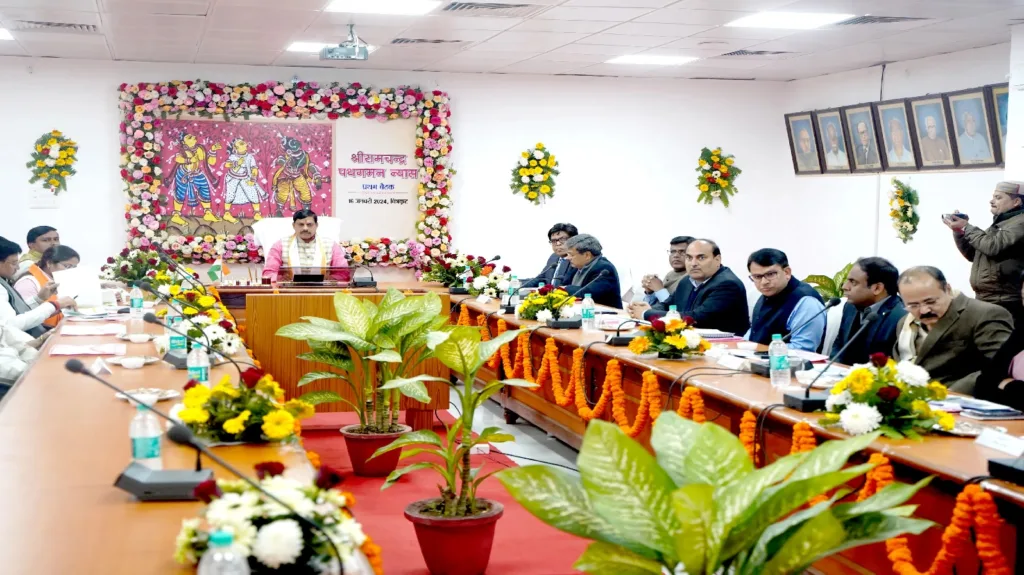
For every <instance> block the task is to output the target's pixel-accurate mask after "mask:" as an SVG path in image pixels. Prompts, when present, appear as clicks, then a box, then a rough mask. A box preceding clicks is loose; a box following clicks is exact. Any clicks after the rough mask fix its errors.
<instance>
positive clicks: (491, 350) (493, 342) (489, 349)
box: [480, 329, 523, 359]
mask: <svg viewBox="0 0 1024 575" xmlns="http://www.w3.org/2000/svg"><path fill="white" fill-rule="evenodd" d="M521 331H523V330H521V329H517V330H513V331H506V332H505V333H503V334H501V335H498V336H494V337H493V338H492V339H490V340H488V341H485V342H483V343H481V344H480V355H482V356H483V357H484V358H486V359H490V357H491V356H493V355H494V354H496V353H498V350H499V349H500V348H501V346H503V345H505V344H506V343H510V342H511V341H512V340H514V339H515V338H517V337H519V332H521Z"/></svg>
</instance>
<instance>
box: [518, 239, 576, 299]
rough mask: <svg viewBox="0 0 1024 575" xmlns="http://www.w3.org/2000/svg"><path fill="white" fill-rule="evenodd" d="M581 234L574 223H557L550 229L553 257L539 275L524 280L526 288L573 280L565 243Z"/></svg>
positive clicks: (565, 282)
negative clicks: (566, 256)
mask: <svg viewBox="0 0 1024 575" xmlns="http://www.w3.org/2000/svg"><path fill="white" fill-rule="evenodd" d="M577 234H579V231H578V230H577V229H576V226H574V225H572V224H555V225H553V226H551V229H550V230H548V243H550V244H551V251H552V252H553V253H552V254H551V257H549V258H548V261H547V263H545V264H544V269H543V270H542V271H541V272H540V273H539V274H537V277H535V278H531V279H528V280H526V281H524V282H523V287H524V288H532V287H539V286H540V285H541V284H544V285H553V286H560V285H565V284H567V283H569V282H570V281H572V276H573V273H574V272H573V270H572V266H570V265H569V260H567V259H566V258H565V253H566V247H565V243H566V242H567V241H569V238H572V237H575V236H576V235H577Z"/></svg>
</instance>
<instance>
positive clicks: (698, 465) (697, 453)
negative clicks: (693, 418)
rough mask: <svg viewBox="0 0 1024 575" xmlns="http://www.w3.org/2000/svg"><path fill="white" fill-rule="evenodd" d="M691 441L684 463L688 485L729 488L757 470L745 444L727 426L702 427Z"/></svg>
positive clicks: (712, 425) (682, 465) (709, 425)
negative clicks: (726, 486)
mask: <svg viewBox="0 0 1024 575" xmlns="http://www.w3.org/2000/svg"><path fill="white" fill-rule="evenodd" d="M690 441H692V442H693V446H692V447H691V448H690V449H689V451H688V452H687V453H686V456H685V457H684V458H683V461H682V464H681V468H682V472H683V474H684V476H685V477H686V479H687V483H707V484H709V485H714V486H719V485H728V484H730V483H734V482H736V481H737V480H739V479H740V478H742V477H744V476H745V475H747V474H749V473H750V472H751V471H753V470H754V463H753V462H752V461H751V460H750V455H748V454H747V450H746V449H744V448H743V443H741V442H740V440H739V438H738V437H736V436H735V435H733V434H732V433H730V432H729V431H728V430H727V429H725V428H724V427H721V426H719V425H715V424H713V423H712V424H704V425H701V427H700V430H699V431H698V432H697V433H696V434H694V435H692V436H691V437H690Z"/></svg>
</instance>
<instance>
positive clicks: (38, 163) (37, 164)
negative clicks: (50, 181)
mask: <svg viewBox="0 0 1024 575" xmlns="http://www.w3.org/2000/svg"><path fill="white" fill-rule="evenodd" d="M45 165H46V162H44V161H42V160H36V166H37V167H40V168H42V167H43V166H45Z"/></svg>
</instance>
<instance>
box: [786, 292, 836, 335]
mask: <svg viewBox="0 0 1024 575" xmlns="http://www.w3.org/2000/svg"><path fill="white" fill-rule="evenodd" d="M841 303H843V300H841V299H839V298H837V297H834V298H832V299H830V300H828V302H826V303H825V308H824V309H822V310H821V311H819V312H818V313H816V314H814V315H813V316H811V318H810V319H808V320H807V321H805V322H803V323H802V324H800V325H798V326H796V327H795V328H793V329H791V330H789V333H787V334H786V335H785V336H784V337H783V338H782V341H784V342H786V343H789V339H790V338H791V337H793V334H794V333H796V332H798V331H800V330H802V329H803V328H805V327H807V325H808V324H810V323H811V322H812V321H814V320H816V319H818V316H820V315H821V314H823V313H825V312H827V311H828V310H830V309H832V308H834V307H836V306H837V305H839V304H841Z"/></svg>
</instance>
